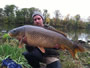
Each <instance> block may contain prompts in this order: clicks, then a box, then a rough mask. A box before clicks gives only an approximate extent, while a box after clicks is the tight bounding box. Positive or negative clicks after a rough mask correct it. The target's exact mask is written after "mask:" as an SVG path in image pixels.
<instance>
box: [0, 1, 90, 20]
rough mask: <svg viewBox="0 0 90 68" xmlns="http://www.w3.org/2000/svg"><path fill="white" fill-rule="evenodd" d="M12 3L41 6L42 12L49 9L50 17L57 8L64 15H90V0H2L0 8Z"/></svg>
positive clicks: (19, 6) (86, 16) (20, 6)
mask: <svg viewBox="0 0 90 68" xmlns="http://www.w3.org/2000/svg"><path fill="white" fill-rule="evenodd" d="M12 4H14V5H15V6H17V7H18V8H31V7H35V8H39V9H40V10H41V11H42V12H43V10H44V9H47V10H48V13H49V14H50V17H54V12H55V10H59V12H60V13H61V14H62V16H66V15H67V14H70V16H75V15H77V14H80V16H81V18H84V19H87V18H88V17H89V16H90V8H89V7H90V0H0V8H4V7H5V6H6V5H12Z"/></svg>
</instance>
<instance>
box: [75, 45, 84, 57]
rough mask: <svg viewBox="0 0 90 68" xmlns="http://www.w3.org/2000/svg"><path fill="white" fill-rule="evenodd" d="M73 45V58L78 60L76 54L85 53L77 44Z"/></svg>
mask: <svg viewBox="0 0 90 68" xmlns="http://www.w3.org/2000/svg"><path fill="white" fill-rule="evenodd" d="M74 45H75V47H74V56H75V57H76V58H78V55H77V53H78V52H85V49H84V47H83V46H81V45H78V44H74Z"/></svg>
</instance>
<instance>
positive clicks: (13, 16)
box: [0, 5, 90, 28]
mask: <svg viewBox="0 0 90 68" xmlns="http://www.w3.org/2000/svg"><path fill="white" fill-rule="evenodd" d="M34 11H40V12H41V10H40V9H39V8H35V7H31V8H22V9H18V7H17V6H15V5H6V6H5V7H4V8H0V24H8V25H11V24H13V25H25V24H31V25H32V24H33V20H32V14H33V12H34ZM43 15H44V17H45V24H50V25H52V26H55V27H63V28H90V17H88V19H87V20H88V21H87V22H85V21H82V20H81V17H80V15H79V14H77V15H75V16H74V17H71V18H70V15H69V14H67V16H65V18H63V16H62V14H61V13H60V11H59V10H55V12H54V15H55V17H53V18H50V14H49V13H48V10H47V9H44V10H43Z"/></svg>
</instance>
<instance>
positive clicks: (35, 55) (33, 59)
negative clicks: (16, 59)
mask: <svg viewBox="0 0 90 68" xmlns="http://www.w3.org/2000/svg"><path fill="white" fill-rule="evenodd" d="M23 55H24V57H25V58H26V60H27V61H28V63H29V64H30V65H31V66H32V67H33V68H40V62H41V61H42V60H43V55H42V53H41V52H40V50H39V49H34V50H33V51H32V52H30V53H29V52H24V53H23ZM46 68H61V65H60V61H56V62H53V63H51V64H48V65H47V66H46Z"/></svg>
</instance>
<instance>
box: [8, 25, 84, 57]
mask: <svg viewBox="0 0 90 68" xmlns="http://www.w3.org/2000/svg"><path fill="white" fill-rule="evenodd" d="M8 34H9V35H10V36H11V37H15V38H17V39H18V40H19V41H20V44H22V43H25V44H28V45H30V46H34V47H39V48H41V50H42V48H57V49H63V50H68V51H69V52H70V53H71V55H72V56H73V58H75V57H76V56H77V52H84V48H83V47H82V46H80V45H78V44H76V43H74V42H72V41H70V40H69V39H68V38H67V37H66V36H64V35H62V34H60V33H58V32H55V31H51V30H48V29H45V28H42V27H38V26H31V25H25V26H21V27H17V28H14V29H12V30H10V31H9V33H8ZM43 50H44V49H43Z"/></svg>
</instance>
